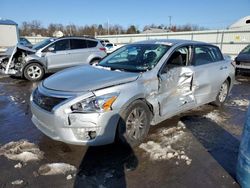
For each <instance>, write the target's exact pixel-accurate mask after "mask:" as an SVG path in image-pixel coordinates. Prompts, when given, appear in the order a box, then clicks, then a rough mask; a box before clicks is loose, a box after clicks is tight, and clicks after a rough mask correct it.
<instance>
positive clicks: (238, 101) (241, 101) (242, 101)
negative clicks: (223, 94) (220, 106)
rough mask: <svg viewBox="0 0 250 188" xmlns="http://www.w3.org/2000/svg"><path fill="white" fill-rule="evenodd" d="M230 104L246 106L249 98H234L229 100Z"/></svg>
mask: <svg viewBox="0 0 250 188" xmlns="http://www.w3.org/2000/svg"><path fill="white" fill-rule="evenodd" d="M230 104H231V105H232V106H243V107H248V105H249V100H247V99H235V100H232V101H230Z"/></svg>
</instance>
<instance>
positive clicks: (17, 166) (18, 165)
mask: <svg viewBox="0 0 250 188" xmlns="http://www.w3.org/2000/svg"><path fill="white" fill-rule="evenodd" d="M22 167H23V165H22V164H21V163H17V164H16V165H15V166H14V168H22Z"/></svg>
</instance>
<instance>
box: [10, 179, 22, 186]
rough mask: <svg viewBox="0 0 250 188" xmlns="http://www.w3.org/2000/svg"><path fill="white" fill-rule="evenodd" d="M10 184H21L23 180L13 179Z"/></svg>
mask: <svg viewBox="0 0 250 188" xmlns="http://www.w3.org/2000/svg"><path fill="white" fill-rule="evenodd" d="M11 184H12V185H21V184H23V180H15V181H13V182H11Z"/></svg>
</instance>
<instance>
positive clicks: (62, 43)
mask: <svg viewBox="0 0 250 188" xmlns="http://www.w3.org/2000/svg"><path fill="white" fill-rule="evenodd" d="M50 47H52V48H54V50H55V51H63V50H69V40H68V39H65V40H59V41H56V42H55V43H54V44H52V45H51V46H50Z"/></svg>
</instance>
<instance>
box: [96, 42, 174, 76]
mask: <svg viewBox="0 0 250 188" xmlns="http://www.w3.org/2000/svg"><path fill="white" fill-rule="evenodd" d="M169 48H170V46H167V45H161V44H131V45H126V46H124V47H121V48H120V49H118V50H117V51H115V52H114V53H112V54H110V55H109V56H107V57H106V58H104V59H103V60H102V61H100V62H99V65H100V66H104V67H110V68H111V69H121V70H125V71H132V72H141V71H147V70H151V69H152V68H153V67H154V66H155V65H156V64H157V63H158V62H159V60H160V59H161V58H162V56H163V55H164V54H165V53H166V52H167V51H168V49H169Z"/></svg>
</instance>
